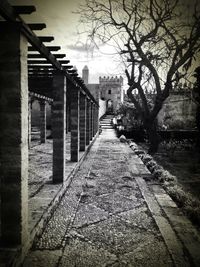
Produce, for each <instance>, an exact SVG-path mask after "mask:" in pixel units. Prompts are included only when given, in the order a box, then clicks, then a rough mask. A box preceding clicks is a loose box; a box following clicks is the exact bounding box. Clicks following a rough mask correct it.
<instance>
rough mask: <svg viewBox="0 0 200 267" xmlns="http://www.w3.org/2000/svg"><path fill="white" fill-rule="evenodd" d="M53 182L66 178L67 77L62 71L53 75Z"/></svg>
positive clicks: (60, 181) (59, 181)
mask: <svg viewBox="0 0 200 267" xmlns="http://www.w3.org/2000/svg"><path fill="white" fill-rule="evenodd" d="M52 108H53V112H52V113H53V114H52V115H53V120H52V136H53V182H54V183H62V182H63V181H64V178H65V147H66V142H65V141H66V77H65V75H64V73H63V72H62V71H57V72H55V73H54V77H53V105H52Z"/></svg>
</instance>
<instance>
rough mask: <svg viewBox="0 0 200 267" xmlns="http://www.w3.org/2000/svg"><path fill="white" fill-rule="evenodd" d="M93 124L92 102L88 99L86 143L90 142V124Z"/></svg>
mask: <svg viewBox="0 0 200 267" xmlns="http://www.w3.org/2000/svg"><path fill="white" fill-rule="evenodd" d="M90 124H91V102H90V100H89V99H87V107H86V145H89V143H90V128H91V126H90Z"/></svg>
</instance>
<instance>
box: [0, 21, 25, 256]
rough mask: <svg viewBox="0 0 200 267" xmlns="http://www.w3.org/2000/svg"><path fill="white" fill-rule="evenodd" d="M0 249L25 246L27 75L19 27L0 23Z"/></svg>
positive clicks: (23, 39) (18, 24)
mask: <svg viewBox="0 0 200 267" xmlns="http://www.w3.org/2000/svg"><path fill="white" fill-rule="evenodd" d="M0 35H1V38H0V81H1V85H0V91H1V97H0V129H1V131H0V162H1V164H0V180H1V189H0V190H1V192H0V193H1V246H4V247H16V246H22V251H21V252H22V253H24V249H23V246H24V245H26V244H27V242H28V239H29V234H28V73H27V40H26V39H25V37H24V36H23V35H22V34H21V23H15V24H14V23H8V22H0Z"/></svg>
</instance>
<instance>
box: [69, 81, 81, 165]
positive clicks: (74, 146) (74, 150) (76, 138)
mask: <svg viewBox="0 0 200 267" xmlns="http://www.w3.org/2000/svg"><path fill="white" fill-rule="evenodd" d="M73 86H74V85H72V87H71V88H70V89H71V92H70V96H71V161H74V162H77V161H79V150H80V133H79V121H80V119H79V116H80V112H79V104H80V103H79V101H80V91H79V89H78V87H75V86H74V87H73Z"/></svg>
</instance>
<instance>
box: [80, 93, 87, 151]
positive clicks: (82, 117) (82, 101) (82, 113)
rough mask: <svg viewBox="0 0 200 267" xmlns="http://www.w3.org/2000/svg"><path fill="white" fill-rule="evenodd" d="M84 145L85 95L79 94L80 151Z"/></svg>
mask: <svg viewBox="0 0 200 267" xmlns="http://www.w3.org/2000/svg"><path fill="white" fill-rule="evenodd" d="M85 146H86V96H85V95H83V94H80V151H85Z"/></svg>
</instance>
